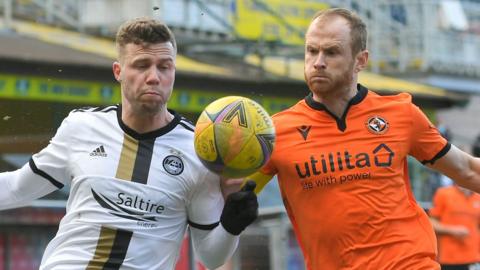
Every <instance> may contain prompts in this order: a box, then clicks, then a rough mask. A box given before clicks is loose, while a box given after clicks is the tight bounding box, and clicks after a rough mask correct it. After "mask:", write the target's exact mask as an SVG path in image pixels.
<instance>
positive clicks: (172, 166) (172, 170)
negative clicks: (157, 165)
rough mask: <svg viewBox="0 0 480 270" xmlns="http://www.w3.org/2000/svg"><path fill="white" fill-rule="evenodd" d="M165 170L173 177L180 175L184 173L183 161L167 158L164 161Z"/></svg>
mask: <svg viewBox="0 0 480 270" xmlns="http://www.w3.org/2000/svg"><path fill="white" fill-rule="evenodd" d="M163 168H164V169H165V171H167V172H168V173H169V174H171V175H179V174H181V173H182V172H183V161H182V159H180V158H179V157H177V156H173V155H170V156H167V157H166V158H164V159H163Z"/></svg>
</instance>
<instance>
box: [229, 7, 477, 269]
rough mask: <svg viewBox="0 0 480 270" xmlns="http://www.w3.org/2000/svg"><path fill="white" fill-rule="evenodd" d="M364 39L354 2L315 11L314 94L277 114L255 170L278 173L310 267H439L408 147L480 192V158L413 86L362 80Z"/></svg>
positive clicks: (308, 76) (310, 40) (311, 45)
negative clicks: (395, 89)
mask: <svg viewBox="0 0 480 270" xmlns="http://www.w3.org/2000/svg"><path fill="white" fill-rule="evenodd" d="M366 40H367V31H366V26H365V24H364V23H363V22H362V20H361V19H360V18H359V17H358V16H357V15H355V14H353V13H352V12H350V11H349V10H346V9H328V10H325V11H322V12H320V13H318V14H316V15H315V17H314V18H313V20H312V22H311V24H310V26H309V27H308V30H307V33H306V36H305V67H304V69H305V70H304V71H305V80H306V83H307V85H308V87H309V89H310V91H311V93H310V94H309V95H308V96H307V97H306V98H305V99H303V100H301V101H299V102H298V103H297V104H295V105H294V106H293V107H291V108H289V109H287V110H285V111H283V112H280V113H277V114H276V115H274V116H273V120H274V123H275V128H276V136H277V137H276V143H275V148H274V150H273V154H272V157H271V159H270V160H269V162H268V163H267V165H266V166H264V167H263V168H262V169H261V170H260V171H259V172H258V173H256V174H254V175H253V176H251V177H247V179H253V180H255V181H256V182H257V188H256V192H257V193H258V192H260V190H261V189H262V188H263V186H264V185H265V184H266V183H267V182H268V181H269V180H270V179H271V178H272V177H273V176H274V175H277V177H278V182H279V186H280V190H281V195H282V197H283V201H284V204H285V207H286V210H287V213H288V215H289V217H290V220H291V222H292V225H293V229H294V231H295V234H296V237H297V239H298V242H299V244H300V247H301V249H302V251H303V254H304V258H305V264H306V267H307V269H309V270H341V269H349V270H354V269H358V270H365V269H374V270H387V269H395V270H396V269H408V270H421V269H425V270H427V269H428V270H432V269H440V266H439V264H438V263H437V262H436V250H437V247H436V238H435V234H434V231H433V228H432V225H431V224H430V222H429V218H428V216H427V215H426V213H425V212H424V211H423V209H422V208H420V207H419V206H418V205H417V203H416V201H415V198H414V196H413V194H412V191H411V188H410V183H409V179H408V170H407V156H408V155H411V156H413V157H415V158H416V159H418V160H419V161H421V162H423V163H424V164H425V165H426V166H428V167H431V168H433V169H436V170H438V171H440V172H442V173H444V174H446V175H447V176H449V177H450V178H452V179H454V180H455V181H456V182H457V183H458V184H459V185H461V186H464V187H467V188H469V189H472V190H474V191H477V192H480V159H478V158H473V157H472V156H470V155H468V154H467V153H464V152H462V151H461V150H459V149H458V148H457V147H455V146H453V145H451V144H450V143H448V142H447V141H446V140H445V139H444V138H443V137H442V136H441V135H440V134H439V132H438V130H437V129H436V128H435V127H434V126H433V125H432V124H431V122H430V121H429V120H428V119H427V117H426V116H425V115H424V114H423V113H422V111H421V110H420V109H419V108H418V107H417V106H415V105H414V104H413V103H412V100H411V96H410V95H409V94H406V93H402V94H398V95H394V96H380V95H377V94H376V93H374V92H372V91H370V90H368V89H367V88H366V87H364V86H362V85H360V84H358V83H357V76H358V73H359V72H360V71H361V70H363V69H364V68H365V67H366V66H367V61H368V56H369V52H368V50H367V49H366ZM235 183H238V180H236V181H235V180H232V181H230V182H229V183H228V185H232V186H234V184H235Z"/></svg>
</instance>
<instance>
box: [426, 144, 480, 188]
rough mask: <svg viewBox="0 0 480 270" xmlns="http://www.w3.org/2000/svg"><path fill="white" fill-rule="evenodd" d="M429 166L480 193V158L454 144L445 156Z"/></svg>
mask: <svg viewBox="0 0 480 270" xmlns="http://www.w3.org/2000/svg"><path fill="white" fill-rule="evenodd" d="M429 167H431V168H433V169H435V170H437V171H439V172H441V173H443V174H444V175H446V176H448V177H450V178H451V179H453V180H454V181H455V182H456V183H457V184H458V185H460V186H462V187H465V188H468V189H470V190H472V191H475V192H477V193H480V158H475V157H473V156H471V155H470V154H468V153H466V152H464V151H462V150H460V149H458V148H457V147H455V146H454V145H452V146H451V149H450V150H449V151H448V152H447V153H446V154H445V155H444V156H443V157H441V158H440V159H438V160H437V161H436V162H435V163H434V164H432V165H429Z"/></svg>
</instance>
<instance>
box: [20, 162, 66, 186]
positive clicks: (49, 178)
mask: <svg viewBox="0 0 480 270" xmlns="http://www.w3.org/2000/svg"><path fill="white" fill-rule="evenodd" d="M28 165H30V169H32V171H33V172H34V173H35V174H38V175H40V176H41V177H43V178H45V179H47V180H48V181H49V182H50V183H52V185H54V186H56V187H57V188H58V189H61V188H63V186H64V185H63V184H62V183H61V182H59V181H57V180H55V179H54V178H53V177H51V176H50V175H48V174H47V173H46V172H44V171H42V170H40V169H39V168H37V165H35V161H33V159H32V158H30V160H29V161H28Z"/></svg>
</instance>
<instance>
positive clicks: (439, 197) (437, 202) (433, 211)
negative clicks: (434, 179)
mask: <svg viewBox="0 0 480 270" xmlns="http://www.w3.org/2000/svg"><path fill="white" fill-rule="evenodd" d="M444 211H445V196H444V192H443V189H438V190H437V191H436V192H435V195H434V196H433V205H432V208H430V211H429V214H430V216H432V217H434V218H438V219H440V217H441V216H442V215H443V212H444Z"/></svg>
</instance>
